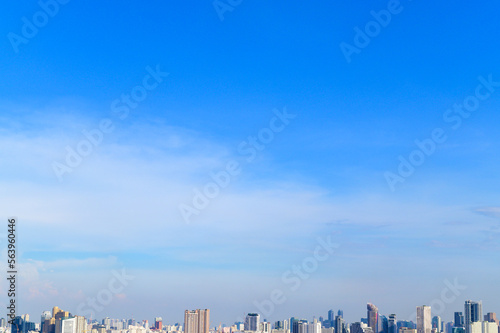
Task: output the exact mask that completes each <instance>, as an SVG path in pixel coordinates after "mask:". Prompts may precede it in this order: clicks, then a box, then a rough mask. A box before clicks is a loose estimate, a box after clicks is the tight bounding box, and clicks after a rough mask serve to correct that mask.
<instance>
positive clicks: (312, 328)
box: [307, 318, 321, 333]
mask: <svg viewBox="0 0 500 333" xmlns="http://www.w3.org/2000/svg"><path fill="white" fill-rule="evenodd" d="M307 333H321V323H320V322H319V321H318V319H316V318H314V319H313V322H312V323H309V325H308V326H307Z"/></svg>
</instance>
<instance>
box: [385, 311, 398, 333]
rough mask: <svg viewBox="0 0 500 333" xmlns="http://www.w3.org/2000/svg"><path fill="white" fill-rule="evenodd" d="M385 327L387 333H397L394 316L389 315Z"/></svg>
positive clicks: (396, 322)
mask: <svg viewBox="0 0 500 333" xmlns="http://www.w3.org/2000/svg"><path fill="white" fill-rule="evenodd" d="M387 326H388V331H389V333H398V321H397V320H396V315H395V314H390V315H389V322H388V325H387Z"/></svg>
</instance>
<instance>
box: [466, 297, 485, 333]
mask: <svg viewBox="0 0 500 333" xmlns="http://www.w3.org/2000/svg"><path fill="white" fill-rule="evenodd" d="M464 310H465V316H464V321H465V333H472V323H475V322H478V321H479V322H481V321H482V320H483V304H482V303H481V301H479V302H473V301H470V300H467V301H465V306H464Z"/></svg>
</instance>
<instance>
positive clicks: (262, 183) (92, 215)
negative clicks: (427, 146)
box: [0, 0, 500, 325]
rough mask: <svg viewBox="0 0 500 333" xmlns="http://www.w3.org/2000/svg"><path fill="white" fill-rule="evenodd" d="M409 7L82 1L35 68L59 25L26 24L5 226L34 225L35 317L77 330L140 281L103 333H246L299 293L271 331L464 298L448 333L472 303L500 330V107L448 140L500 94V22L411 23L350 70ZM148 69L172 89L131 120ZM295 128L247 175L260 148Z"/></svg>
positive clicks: (13, 15) (25, 297) (483, 8)
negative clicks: (292, 284)
mask: <svg viewBox="0 0 500 333" xmlns="http://www.w3.org/2000/svg"><path fill="white" fill-rule="evenodd" d="M42 3H45V2H43V1H42ZM233 3H237V2H233ZM390 3H391V1H378V0H377V1H371V2H363V1H357V0H349V1H343V2H340V3H337V2H332V1H319V2H316V3H313V4H311V3H307V2H298V1H290V2H287V3H286V4H281V3H277V2H276V3H269V2H266V1H246V0H243V1H242V2H241V3H240V4H238V5H236V6H234V8H232V9H233V10H232V11H226V12H225V13H224V14H223V18H224V19H223V20H221V19H220V18H219V15H218V13H217V10H216V9H215V8H214V5H213V3H212V2H211V1H206V2H196V1H178V2H165V1H149V2H148V3H144V2H139V1H128V2H126V3H123V2H118V1H108V2H106V3H101V2H97V1H86V2H81V1H75V0H72V1H69V2H68V3H66V4H60V5H59V9H58V11H57V13H56V14H55V15H54V16H53V17H49V18H48V21H47V24H42V25H41V26H40V27H39V29H38V32H37V33H36V35H35V36H33V37H30V38H26V40H25V41H26V43H22V44H19V45H15V46H13V45H12V43H11V42H10V40H9V36H11V37H10V38H12V36H13V35H12V34H16V35H18V36H21V37H22V35H23V24H25V23H23V22H24V21H23V17H26V18H27V20H28V21H30V22H31V21H32V20H33V16H34V15H35V16H36V15H37V13H39V12H40V10H41V7H40V4H39V3H37V2H34V1H33V2H25V3H9V4H8V5H6V6H5V8H4V10H3V11H2V14H0V15H1V16H2V17H1V18H2V19H1V20H0V30H1V32H2V36H4V38H1V39H0V46H1V47H0V59H1V64H2V66H1V67H0V74H1V75H2V77H3V80H2V82H1V83H0V87H1V89H0V120H1V123H2V126H1V129H0V145H1V151H2V155H3V156H2V159H1V162H0V170H2V172H1V173H0V175H1V176H0V177H1V182H2V186H0V188H1V190H0V191H1V193H2V200H1V203H0V205H1V207H2V209H1V210H2V212H3V214H4V218H5V219H6V218H7V217H8V216H11V215H15V216H17V217H18V218H19V221H20V226H19V232H18V237H19V251H20V254H19V255H20V259H21V267H20V269H19V270H20V274H21V275H20V288H21V290H22V292H21V294H20V296H19V302H20V310H19V311H20V312H23V313H30V314H31V315H32V316H34V317H35V318H38V314H39V313H41V311H43V310H47V309H49V308H51V307H52V306H54V305H58V306H60V307H61V308H63V309H67V310H69V311H71V312H73V313H77V312H78V311H77V308H78V306H79V305H81V304H82V302H83V303H85V300H86V299H87V298H88V297H95V295H97V294H98V293H99V292H100V291H101V290H103V288H105V287H106V286H107V284H108V281H109V280H110V279H112V277H113V274H112V272H113V270H121V269H122V268H125V269H126V270H127V272H130V273H129V274H131V275H133V276H134V279H133V281H131V282H130V283H129V284H128V285H127V286H126V287H125V288H124V290H123V291H122V292H120V293H116V294H114V295H113V300H112V302H111V303H110V304H107V305H106V306H105V307H103V309H102V310H101V311H97V313H96V316H97V318H102V317H105V316H110V317H119V318H123V317H130V316H134V317H135V318H136V319H149V320H150V321H151V320H152V319H153V318H154V317H155V316H162V317H163V318H164V319H165V320H166V321H169V322H178V321H181V320H182V311H184V309H188V308H189V309H192V308H193V309H194V308H210V309H212V319H213V324H214V325H216V324H218V323H219V322H223V323H227V324H229V323H232V322H234V321H236V320H237V319H238V318H239V317H241V316H242V314H243V313H246V312H254V311H258V309H256V307H255V305H254V302H255V301H258V302H260V301H261V300H263V299H266V297H267V298H268V297H269V293H270V292H271V291H272V290H273V289H276V288H278V289H280V290H283V291H284V292H285V294H286V295H287V301H286V302H284V303H283V304H279V305H277V306H276V309H275V311H273V313H272V314H270V315H269V316H268V319H269V320H279V319H283V318H286V317H289V316H299V317H306V318H309V319H310V318H312V316H314V315H316V316H319V315H326V312H327V311H328V310H329V309H330V308H333V309H338V308H340V307H342V308H343V309H344V314H345V316H346V318H347V320H348V321H356V320H359V318H360V317H361V316H364V315H365V304H366V302H368V301H370V302H372V303H375V304H376V305H378V306H379V308H380V310H381V312H382V313H386V314H389V313H393V312H394V313H396V314H398V316H399V318H400V319H404V318H408V317H409V316H410V315H411V313H412V312H413V311H414V309H415V306H416V305H420V304H429V303H431V302H432V301H433V300H435V299H439V297H440V295H441V292H442V290H443V288H445V287H446V284H445V283H444V281H445V280H449V281H454V280H455V279H458V281H460V283H461V284H463V285H465V286H467V288H466V289H465V290H463V291H461V293H460V295H458V296H457V299H456V300H455V301H454V302H453V303H450V304H447V305H446V307H445V309H443V310H442V311H440V312H439V313H438V314H440V315H441V316H443V317H444V318H445V319H446V320H449V319H451V314H452V312H453V311H459V310H461V309H463V301H464V300H465V299H468V298H471V299H473V300H479V299H482V300H483V304H484V306H483V309H484V310H485V311H500V303H498V301H497V300H498V299H499V297H498V296H499V293H500V291H499V290H498V289H495V286H496V283H495V281H494V278H495V276H498V274H499V273H500V272H499V271H498V268H496V267H495V265H494V262H495V261H496V259H497V254H498V251H499V244H498V236H499V229H498V223H499V219H500V202H499V195H498V188H499V182H500V178H499V176H498V165H499V158H498V156H499V155H498V151H499V149H500V145H499V136H500V134H499V132H498V123H499V120H500V115H499V114H498V113H497V112H496V110H497V109H498V107H499V105H500V102H499V96H500V87H497V86H494V87H493V88H491V87H490V88H491V89H492V90H491V91H490V90H488V88H487V87H485V86H484V84H483V85H482V87H481V91H482V93H485V92H489V93H490V94H489V96H488V98H486V99H484V100H481V101H480V103H479V105H478V106H477V109H476V110H475V111H474V112H471V114H470V116H469V117H468V118H466V119H463V121H462V123H461V125H460V126H459V127H458V128H457V129H453V128H452V123H450V122H447V121H445V118H444V115H445V114H446V112H447V110H449V109H451V108H453V105H454V104H455V103H463V102H464V101H465V100H466V99H467V98H468V97H470V96H475V94H476V87H478V86H480V85H481V84H482V83H481V82H482V81H481V79H479V77H482V78H484V79H485V80H488V78H489V77H490V78H491V79H490V80H492V81H494V82H499V81H500V70H499V66H498V53H499V48H498V45H497V43H496V42H495V41H496V40H498V39H499V36H498V34H499V31H500V29H499V28H500V22H499V21H498V19H497V14H496V13H497V12H498V10H499V9H500V5H499V4H498V3H497V2H494V1H486V2H482V3H460V4H449V3H435V2H431V1H426V0H413V1H401V2H400V4H399V7H398V8H399V12H398V13H397V14H392V15H391V21H390V23H389V24H387V26H385V27H381V28H380V32H379V33H377V34H375V35H374V36H373V37H371V38H370V42H369V44H368V45H367V46H366V47H364V48H360V52H359V53H356V54H353V55H352V57H351V59H350V60H351V61H350V62H348V61H346V57H345V56H344V54H343V53H342V50H341V48H340V45H341V43H348V44H351V45H354V43H355V42H354V39H355V35H356V32H355V30H354V28H355V27H359V28H360V29H362V30H364V29H365V26H366V24H367V23H369V22H371V21H373V20H374V18H373V15H372V14H370V12H371V11H375V12H377V13H379V12H380V11H381V10H386V9H387V8H388V4H390ZM16 49H17V52H16ZM147 68H151V69H157V68H159V69H160V71H162V72H166V73H167V72H168V76H165V77H163V78H162V82H159V83H158V85H157V87H156V88H154V89H151V90H148V91H147V96H146V97H145V98H144V100H142V101H140V102H139V103H138V105H137V107H135V108H131V109H130V110H129V113H128V115H127V116H126V117H125V118H124V119H120V117H119V114H117V113H116V112H113V107H112V103H113V101H115V100H117V99H118V100H120V99H121V98H122V97H121V96H122V94H130V93H131V92H132V91H133V89H134V88H135V87H137V86H141V85H142V83H143V80H144V78H145V77H146V76H147V75H150V74H149V71H148V69H147ZM150 82H152V81H150ZM121 105H122V106H123V104H121ZM285 109H286V111H287V112H288V113H290V114H292V115H294V116H295V117H294V118H293V119H291V120H290V121H289V123H287V124H286V126H284V128H283V130H281V131H279V132H275V133H274V137H273V139H272V140H270V141H269V142H268V143H266V144H265V145H264V146H265V149H263V150H262V151H259V152H258V154H257V155H256V156H255V158H253V159H252V160H251V161H250V162H248V161H247V160H246V158H247V157H248V156H245V155H243V154H241V152H239V151H238V147H239V145H241V144H242V143H243V142H246V141H248V140H249V139H248V137H249V136H257V135H258V134H259V133H261V132H262V131H263V129H265V128H269V126H270V123H271V122H272V119H273V118H274V117H276V112H281V113H282V112H283V110H285ZM103 119H109V120H110V121H111V122H112V125H113V130H112V131H110V132H109V133H104V134H103V137H102V142H101V143H100V144H98V145H97V146H93V147H92V152H91V153H90V154H89V155H88V156H85V157H83V158H82V161H81V163H80V164H79V165H78V166H77V167H75V168H73V169H72V172H71V173H66V174H64V176H63V180H62V181H61V182H60V181H59V180H58V178H57V176H56V175H55V173H54V171H53V165H54V163H55V162H57V163H64V161H65V158H66V153H67V151H66V148H67V147H70V148H72V149H77V148H76V147H77V146H78V145H79V144H81V142H82V141H84V140H85V136H84V135H83V134H82V131H91V130H95V129H98V128H99V124H100V122H101V121H102V120H103ZM437 128H440V129H442V130H443V132H444V133H445V135H446V140H445V142H443V143H439V144H436V147H435V151H433V153H432V154H430V156H426V157H425V161H424V163H422V165H419V166H417V167H416V168H415V171H414V173H413V174H412V175H410V176H409V177H407V178H406V179H405V181H404V182H403V183H397V184H396V186H395V187H394V191H392V190H391V187H390V186H389V185H388V183H387V181H386V178H385V176H384V175H385V174H386V172H392V173H395V174H397V170H398V164H399V159H398V158H399V156H403V157H404V158H406V159H408V158H409V155H410V154H411V153H412V152H413V151H415V150H416V149H417V148H418V147H417V146H416V144H415V140H420V141H422V140H426V139H429V138H431V133H432V132H433V131H434V130H435V129H437ZM230 161H235V162H237V163H238V165H239V167H240V170H241V172H240V173H239V174H238V175H236V176H234V177H232V178H231V181H230V184H229V185H228V186H227V187H225V188H222V189H220V193H219V194H218V195H217V196H216V197H215V198H214V199H211V200H210V203H209V205H208V207H207V208H204V209H201V210H200V212H199V214H198V215H196V216H193V218H192V220H191V221H190V223H189V224H187V223H186V222H185V221H184V220H183V218H182V215H181V213H180V212H179V205H180V204H183V203H184V204H191V203H192V199H193V196H194V193H195V192H194V190H195V189H203V188H204V186H205V185H206V184H208V183H209V182H211V177H210V173H211V172H220V171H222V170H224V169H225V168H226V165H227V163H228V162H230ZM328 236H330V237H332V239H334V240H335V242H336V243H338V244H339V248H338V249H337V250H336V252H335V253H334V254H333V255H331V256H330V257H329V258H328V260H326V261H324V262H321V263H319V264H318V267H317V269H315V270H314V272H312V273H311V274H310V276H309V277H308V278H307V279H305V280H303V281H302V283H301V286H300V288H298V289H297V290H294V291H291V290H290V289H289V285H288V284H287V283H285V282H283V279H282V275H283V274H284V272H287V270H289V269H290V267H292V265H299V264H301V263H303V262H304V260H305V259H306V258H310V257H311V255H312V254H313V252H314V249H315V247H316V246H318V237H320V238H321V237H322V238H323V239H326V237H328ZM4 240H5V238H4ZM4 244H5V242H4ZM3 255H4V257H5V253H4V254H3ZM2 262H5V260H2ZM5 287H6V285H2V288H3V289H4V288H5Z"/></svg>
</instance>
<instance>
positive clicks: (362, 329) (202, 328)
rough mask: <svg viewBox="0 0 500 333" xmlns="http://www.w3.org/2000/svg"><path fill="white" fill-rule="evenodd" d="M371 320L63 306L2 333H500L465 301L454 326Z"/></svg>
mask: <svg viewBox="0 0 500 333" xmlns="http://www.w3.org/2000/svg"><path fill="white" fill-rule="evenodd" d="M366 310H367V312H366V318H361V319H360V321H359V322H354V323H350V324H349V323H347V322H346V320H345V319H344V313H343V311H342V310H338V311H337V312H334V311H333V310H330V311H328V315H327V317H326V318H323V317H319V318H317V319H316V318H314V319H313V320H312V321H308V320H306V319H300V318H295V317H292V318H288V319H285V320H280V321H276V322H274V323H270V322H268V321H266V320H265V319H262V318H261V316H260V314H258V313H248V314H247V316H246V318H245V321H244V322H236V323H234V324H233V325H231V326H226V325H219V326H218V327H210V310H209V309H197V310H186V311H185V312H184V325H183V326H182V325H180V324H178V323H176V324H173V325H164V324H163V319H162V318H161V317H156V318H155V320H154V324H153V325H151V326H150V325H149V322H148V321H147V320H142V321H141V322H139V321H137V322H136V321H135V320H134V319H128V320H126V319H110V318H104V319H102V320H101V321H100V322H99V321H97V320H91V319H87V318H85V317H83V316H78V315H72V314H71V313H69V312H68V311H63V310H61V309H59V308H58V307H57V306H56V307H54V308H53V309H52V311H44V312H43V313H42V316H41V320H40V323H35V322H31V321H30V318H29V315H27V314H25V315H22V316H17V317H15V319H13V320H10V321H8V322H7V321H6V320H5V319H4V318H2V319H0V333H500V328H499V321H498V319H497V316H496V314H495V313H494V312H489V313H487V314H486V315H484V316H483V309H482V303H481V302H473V301H470V300H467V301H465V304H464V311H463V312H455V313H454V318H453V321H451V322H447V323H445V322H443V321H442V319H441V317H440V316H434V317H433V316H432V311H431V307H430V306H426V305H423V306H418V307H417V308H416V310H417V311H416V322H413V321H411V320H397V316H396V314H389V315H388V316H385V315H381V314H380V313H379V311H378V308H377V307H376V306H375V305H373V304H371V303H368V304H367V306H366Z"/></svg>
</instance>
